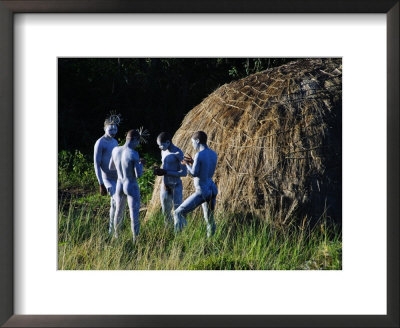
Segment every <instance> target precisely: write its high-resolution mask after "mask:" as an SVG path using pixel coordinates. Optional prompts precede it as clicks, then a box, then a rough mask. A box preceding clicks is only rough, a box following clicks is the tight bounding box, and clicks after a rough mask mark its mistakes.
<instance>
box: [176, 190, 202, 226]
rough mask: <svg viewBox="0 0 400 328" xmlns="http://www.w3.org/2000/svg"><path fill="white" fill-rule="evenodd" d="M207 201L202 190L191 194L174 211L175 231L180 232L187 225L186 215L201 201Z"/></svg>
mask: <svg viewBox="0 0 400 328" xmlns="http://www.w3.org/2000/svg"><path fill="white" fill-rule="evenodd" d="M203 202H205V199H204V197H203V195H202V194H201V192H199V191H196V192H195V193H194V194H192V195H191V196H189V197H188V198H187V199H186V200H185V201H184V202H183V203H182V204H181V205H180V206H179V207H178V208H177V209H176V210H175V212H174V229H175V232H179V231H181V230H182V229H183V227H184V226H185V225H187V222H186V219H185V216H186V215H187V214H188V213H189V212H191V211H193V210H194V209H195V208H196V207H197V206H199V205H200V204H201V203H203Z"/></svg>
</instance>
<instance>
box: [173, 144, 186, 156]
mask: <svg viewBox="0 0 400 328" xmlns="http://www.w3.org/2000/svg"><path fill="white" fill-rule="evenodd" d="M171 150H172V153H173V154H174V155H175V156H178V157H179V158H182V159H183V151H182V150H181V149H180V148H178V147H177V146H175V145H174V147H173V148H172V149H171Z"/></svg>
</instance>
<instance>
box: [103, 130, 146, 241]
mask: <svg viewBox="0 0 400 328" xmlns="http://www.w3.org/2000/svg"><path fill="white" fill-rule="evenodd" d="M139 141H140V134H139V132H138V131H136V130H130V131H128V133H127V135H126V142H125V144H124V145H123V146H120V147H116V148H114V149H113V151H112V155H111V159H110V164H109V168H110V170H116V171H117V174H118V181H117V188H116V192H115V201H116V211H115V215H114V237H115V238H118V229H119V227H120V224H121V221H122V220H121V219H122V216H123V213H124V210H125V206H126V202H127V201H128V206H129V215H130V217H131V228H132V234H133V242H135V240H136V238H137V236H138V235H139V228H140V224H139V209H140V192H139V185H138V183H137V178H140V177H141V176H142V174H143V164H144V163H143V162H144V160H143V159H140V158H139V154H138V153H137V152H136V151H135V148H136V147H137V146H138V145H139Z"/></svg>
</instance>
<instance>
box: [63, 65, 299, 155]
mask: <svg viewBox="0 0 400 328" xmlns="http://www.w3.org/2000/svg"><path fill="white" fill-rule="evenodd" d="M294 59H295V58H261V59H260V58H223V59H222V58H133V59H130V58H60V59H59V61H58V131H59V138H58V148H59V150H79V151H81V152H83V153H84V154H87V155H90V154H92V151H93V145H94V143H95V141H96V139H98V138H99V137H100V136H101V135H102V134H103V133H104V131H103V123H104V119H105V118H106V117H107V115H108V114H109V113H110V111H115V112H116V113H119V114H121V115H122V119H123V121H122V122H121V125H120V127H119V132H118V135H117V138H118V139H124V136H125V133H126V132H127V131H128V130H130V129H132V128H138V127H140V126H143V127H145V128H146V129H148V130H149V132H150V134H151V135H150V139H149V143H148V144H145V145H143V151H145V152H151V153H153V152H158V149H157V147H156V143H155V138H156V137H157V135H158V134H159V133H160V132H161V131H168V132H170V133H172V134H174V132H175V131H176V130H177V129H178V128H179V126H180V124H181V122H182V120H183V117H184V116H185V115H186V113H187V112H189V111H190V110H191V109H192V108H193V107H194V106H196V105H197V104H199V103H200V102H201V101H202V100H203V99H204V98H205V97H207V96H208V95H209V94H210V93H211V92H212V91H214V90H215V89H216V88H218V87H219V86H221V85H222V84H225V83H228V82H231V81H232V80H236V79H239V78H242V77H244V76H247V75H249V74H252V73H254V72H258V71H261V70H265V69H267V68H271V67H275V66H279V65H282V64H284V63H287V62H289V61H292V60H294Z"/></svg>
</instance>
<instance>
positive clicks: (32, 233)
mask: <svg viewBox="0 0 400 328" xmlns="http://www.w3.org/2000/svg"><path fill="white" fill-rule="evenodd" d="M15 54H16V57H15V68H16V69H15V127H14V128H15V131H16V134H15V135H14V140H15V158H14V163H16V167H15V173H16V174H15V176H16V178H15V195H14V196H15V197H14V199H15V200H16V206H15V272H16V274H15V313H16V314H386V73H385V72H386V18H385V15H383V14H382V15H349V14H345V15H128V14H124V15H110V14H107V15H81V14H80V15H72V14H68V15H65V14H51V15H50V14H45V15H38V14H18V15H16V17H15ZM59 56H71V57H78V56H85V57H99V56H121V57H122V56H123V57H139V56H146V57H152V56H157V57H163V56H165V57H167V56H168V57H184V56H190V57H202V56H205V57H227V56H235V57H247V56H251V57H256V56H262V57H272V56H275V57H284V56H290V57H310V56H313V57H343V68H344V71H343V222H344V226H343V237H344V243H343V270H342V271H330V272H312V271H311V272H307V271H305V272H296V271H256V272H243V271H232V272H215V271H210V272H201V271H194V272H186V271H125V272H124V271H95V272H79V271H78V272H65V271H57V270H56V265H57V262H56V255H57V250H56V246H57V245H56V223H57V206H56V203H57V193H56V188H57V187H56V186H57V183H56V169H57V168H56V156H57V153H56V149H57V98H56V96H57V80H56V76H57V75H56V74H57V57H59ZM77 133H79V131H77Z"/></svg>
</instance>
